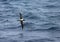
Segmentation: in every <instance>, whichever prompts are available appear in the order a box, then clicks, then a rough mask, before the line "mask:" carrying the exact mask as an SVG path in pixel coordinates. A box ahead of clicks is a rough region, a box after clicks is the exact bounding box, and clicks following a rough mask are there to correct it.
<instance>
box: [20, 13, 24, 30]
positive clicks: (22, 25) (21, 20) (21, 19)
mask: <svg viewBox="0 0 60 42" xmlns="http://www.w3.org/2000/svg"><path fill="white" fill-rule="evenodd" d="M19 14H20V23H21V27H22V30H23V28H24V24H23V21H24V19H23V17H22V14H21V13H19Z"/></svg>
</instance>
